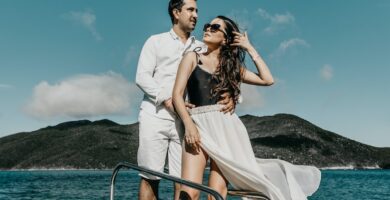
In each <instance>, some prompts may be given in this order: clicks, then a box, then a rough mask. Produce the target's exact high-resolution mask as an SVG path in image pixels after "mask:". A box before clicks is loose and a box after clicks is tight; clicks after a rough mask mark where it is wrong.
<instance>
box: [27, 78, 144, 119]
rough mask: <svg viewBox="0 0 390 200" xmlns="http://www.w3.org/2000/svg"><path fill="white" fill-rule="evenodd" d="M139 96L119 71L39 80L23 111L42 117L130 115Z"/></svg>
mask: <svg viewBox="0 0 390 200" xmlns="http://www.w3.org/2000/svg"><path fill="white" fill-rule="evenodd" d="M137 97H139V98H137ZM141 98H142V94H141V92H140V91H139V90H138V89H137V87H136V85H135V84H134V83H130V82H128V81H127V80H126V79H124V78H123V77H122V76H121V75H120V74H116V73H114V72H108V73H105V74H101V75H77V76H74V77H70V78H68V79H66V80H63V81H61V82H59V83H57V84H53V85H51V84H49V83H48V82H46V81H42V82H41V83H39V84H38V85H37V86H35V88H34V91H33V96H32V98H31V101H30V102H29V103H28V104H27V105H26V108H25V111H26V113H27V114H29V115H31V116H33V117H35V118H41V119H46V118H52V117H72V118H83V117H94V116H101V115H109V114H129V113H130V108H131V105H132V104H134V103H139V101H140V100H141Z"/></svg>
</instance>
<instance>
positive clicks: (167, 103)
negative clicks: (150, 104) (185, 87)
mask: <svg viewBox="0 0 390 200" xmlns="http://www.w3.org/2000/svg"><path fill="white" fill-rule="evenodd" d="M164 106H165V108H166V109H167V110H169V111H171V112H172V113H175V112H176V111H175V107H173V103H172V98H169V99H167V100H165V101H164Z"/></svg>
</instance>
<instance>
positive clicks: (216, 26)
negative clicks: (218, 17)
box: [210, 24, 220, 32]
mask: <svg viewBox="0 0 390 200" xmlns="http://www.w3.org/2000/svg"><path fill="white" fill-rule="evenodd" d="M219 27H220V25H219V24H211V25H210V31H211V32H216V31H218V30H219Z"/></svg>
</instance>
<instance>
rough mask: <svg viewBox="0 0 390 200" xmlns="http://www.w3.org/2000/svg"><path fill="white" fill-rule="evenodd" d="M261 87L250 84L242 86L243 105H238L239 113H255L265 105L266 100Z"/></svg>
mask: <svg viewBox="0 0 390 200" xmlns="http://www.w3.org/2000/svg"><path fill="white" fill-rule="evenodd" d="M259 90H260V87H257V86H254V85H248V84H242V85H241V95H242V100H243V102H242V104H239V105H237V110H238V111H239V112H245V113H247V112H248V111H249V112H251V111H254V110H256V109H258V108H262V107H263V106H264V105H265V99H264V97H263V95H262V94H261V93H260V91H259Z"/></svg>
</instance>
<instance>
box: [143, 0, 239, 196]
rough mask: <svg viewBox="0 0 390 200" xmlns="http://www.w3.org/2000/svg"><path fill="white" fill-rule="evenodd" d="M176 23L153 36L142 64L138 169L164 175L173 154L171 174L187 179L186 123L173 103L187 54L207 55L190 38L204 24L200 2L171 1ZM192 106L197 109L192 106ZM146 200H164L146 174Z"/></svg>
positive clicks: (228, 102) (155, 181) (226, 101)
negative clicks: (183, 161) (184, 169)
mask: <svg viewBox="0 0 390 200" xmlns="http://www.w3.org/2000/svg"><path fill="white" fill-rule="evenodd" d="M168 12H169V15H170V17H171V21H172V29H171V30H170V31H169V32H165V33H161V34H157V35H153V36H151V37H150V38H149V39H148V40H147V41H146V42H145V44H144V46H143V48H142V51H141V55H140V58H139V62H138V68H137V74H136V84H137V85H138V87H139V88H141V90H142V91H143V92H144V93H145V95H144V99H143V101H142V103H141V109H140V113H139V118H138V121H139V148H138V155H137V160H138V165H139V166H141V167H146V168H148V169H151V170H155V171H159V172H163V170H164V166H165V160H166V155H167V154H168V168H169V174H171V175H173V176H177V177H180V174H181V153H182V149H181V138H180V137H179V136H180V135H182V134H183V130H182V127H181V121H180V119H178V117H177V116H176V114H175V111H174V108H173V104H172V99H171V97H172V90H173V85H174V82H175V79H176V73H177V68H178V66H179V63H180V61H181V59H182V57H183V55H184V53H185V52H187V51H194V50H198V51H201V52H202V51H205V50H206V49H204V48H205V47H204V45H203V44H202V43H201V42H199V41H197V40H195V38H194V37H193V36H190V34H191V32H192V31H193V30H194V29H195V25H196V22H197V19H198V14H197V12H198V9H197V5H196V0H170V2H169V6H168ZM219 103H221V104H225V106H224V108H223V109H222V111H223V112H231V111H232V110H233V109H234V103H233V100H232V98H230V97H224V99H223V100H222V101H221V102H219ZM187 107H190V108H191V107H193V105H190V104H187ZM140 176H141V182H140V192H139V199H140V200H150V199H158V184H159V179H160V178H159V177H155V176H152V175H149V174H145V173H140ZM174 188H175V199H178V198H179V192H180V185H179V184H175V186H174Z"/></svg>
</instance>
